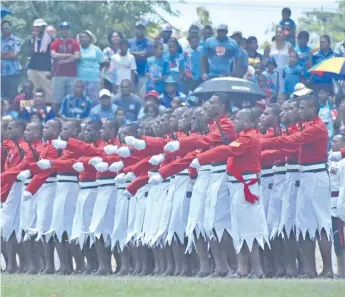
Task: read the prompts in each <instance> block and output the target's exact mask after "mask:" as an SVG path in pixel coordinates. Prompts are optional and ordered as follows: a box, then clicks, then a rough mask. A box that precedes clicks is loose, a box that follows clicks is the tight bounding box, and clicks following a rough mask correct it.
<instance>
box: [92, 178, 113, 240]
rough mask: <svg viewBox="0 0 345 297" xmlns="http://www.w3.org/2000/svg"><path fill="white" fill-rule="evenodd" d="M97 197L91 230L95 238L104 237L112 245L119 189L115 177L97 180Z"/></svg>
mask: <svg viewBox="0 0 345 297" xmlns="http://www.w3.org/2000/svg"><path fill="white" fill-rule="evenodd" d="M97 184H98V188H97V198H96V202H95V206H94V209H93V213H92V219H91V224H90V232H91V233H92V234H93V239H94V238H97V239H100V237H101V236H102V237H103V240H104V244H105V245H107V246H108V245H110V243H111V234H112V232H113V227H114V219H115V207H116V198H117V189H116V185H115V182H114V178H111V177H110V178H104V179H98V180H97Z"/></svg>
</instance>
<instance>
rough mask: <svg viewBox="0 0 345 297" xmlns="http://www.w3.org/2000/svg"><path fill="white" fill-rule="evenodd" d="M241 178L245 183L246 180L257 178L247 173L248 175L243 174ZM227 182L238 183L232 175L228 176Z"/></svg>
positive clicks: (255, 175)
mask: <svg viewBox="0 0 345 297" xmlns="http://www.w3.org/2000/svg"><path fill="white" fill-rule="evenodd" d="M242 177H243V179H244V180H245V181H248V180H251V179H254V178H257V177H258V176H257V174H254V173H249V174H243V175H242ZM228 181H229V182H235V181H237V182H238V180H237V179H236V178H235V177H234V176H232V175H228Z"/></svg>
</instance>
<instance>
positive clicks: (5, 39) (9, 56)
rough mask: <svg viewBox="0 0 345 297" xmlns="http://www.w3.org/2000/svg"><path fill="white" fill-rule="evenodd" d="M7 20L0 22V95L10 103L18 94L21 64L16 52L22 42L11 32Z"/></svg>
mask: <svg viewBox="0 0 345 297" xmlns="http://www.w3.org/2000/svg"><path fill="white" fill-rule="evenodd" d="M11 28H12V25H11V23H10V22H9V21H6V20H4V21H2V22H1V95H2V96H6V97H8V98H9V100H10V102H11V103H12V102H13V100H14V97H16V95H17V94H18V86H19V83H20V77H19V75H20V71H21V69H22V68H21V66H20V63H19V59H18V54H19V52H20V50H21V46H22V43H21V41H20V40H19V39H18V38H17V37H15V36H14V35H13V34H12V33H11Z"/></svg>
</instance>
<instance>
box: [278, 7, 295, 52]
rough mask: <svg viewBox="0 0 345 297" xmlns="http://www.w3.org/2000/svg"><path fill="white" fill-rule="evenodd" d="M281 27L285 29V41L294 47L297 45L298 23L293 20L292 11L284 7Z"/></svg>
mask: <svg viewBox="0 0 345 297" xmlns="http://www.w3.org/2000/svg"><path fill="white" fill-rule="evenodd" d="M279 25H280V26H281V27H282V28H283V29H284V35H285V40H286V41H288V42H290V43H291V45H292V46H295V45H296V40H295V39H296V23H295V22H294V20H293V19H291V9H290V8H288V7H284V8H283V10H282V20H281V21H280V22H279Z"/></svg>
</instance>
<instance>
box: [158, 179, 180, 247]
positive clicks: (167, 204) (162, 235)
mask: <svg viewBox="0 0 345 297" xmlns="http://www.w3.org/2000/svg"><path fill="white" fill-rule="evenodd" d="M178 180H180V177H178V176H176V175H174V177H173V178H171V180H170V183H169V188H168V191H167V194H166V196H163V195H164V193H162V194H163V195H160V199H163V200H164V206H163V209H162V215H161V217H160V221H159V227H158V231H157V233H156V234H155V236H154V238H153V240H152V244H154V245H161V246H164V244H165V240H166V236H167V234H168V228H169V223H170V218H171V212H172V207H173V198H174V193H175V191H176V190H177V188H176V183H177V181H178Z"/></svg>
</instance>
